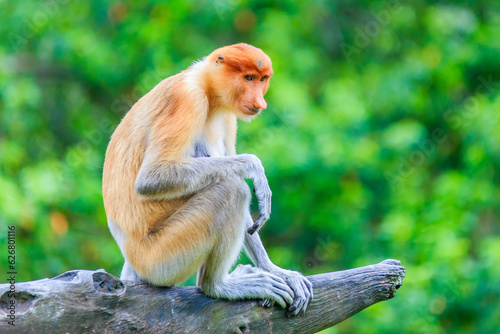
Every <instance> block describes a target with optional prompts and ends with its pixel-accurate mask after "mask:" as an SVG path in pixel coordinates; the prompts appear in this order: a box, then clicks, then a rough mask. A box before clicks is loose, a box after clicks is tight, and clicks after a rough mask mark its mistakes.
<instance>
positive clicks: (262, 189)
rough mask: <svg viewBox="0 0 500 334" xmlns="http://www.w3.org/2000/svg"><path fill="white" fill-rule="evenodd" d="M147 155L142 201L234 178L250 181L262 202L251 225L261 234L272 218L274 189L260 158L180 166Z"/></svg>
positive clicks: (139, 185)
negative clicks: (270, 186) (158, 160)
mask: <svg viewBox="0 0 500 334" xmlns="http://www.w3.org/2000/svg"><path fill="white" fill-rule="evenodd" d="M154 158H155V155H154V154H148V151H147V150H146V155H145V158H144V161H143V163H142V165H141V168H140V169H139V174H138V175H137V179H136V182H135V189H136V191H137V193H138V194H139V195H140V196H142V198H143V199H148V198H149V199H172V198H178V197H182V196H187V195H191V194H194V193H196V192H198V191H200V190H202V189H204V188H206V187H207V186H210V185H214V184H216V183H218V182H220V181H222V180H225V179H227V178H228V177H231V176H240V177H242V178H244V179H251V180H252V181H253V184H254V188H255V196H256V197H257V200H258V203H259V217H258V218H257V220H256V221H255V223H254V224H253V225H252V226H251V228H250V232H251V234H253V233H254V232H255V231H259V230H260V228H261V227H262V226H263V225H264V223H265V222H266V221H267V220H268V219H269V217H270V216H271V196H272V192H271V188H269V184H268V182H267V177H266V174H265V172H264V167H263V166H262V163H261V161H260V159H259V158H258V157H257V156H255V155H253V154H246V153H245V154H238V155H234V156H226V157H197V158H186V159H185V160H184V161H183V162H180V163H166V162H157V161H155V160H153V159H154Z"/></svg>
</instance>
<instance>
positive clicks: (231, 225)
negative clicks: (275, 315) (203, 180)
mask: <svg viewBox="0 0 500 334" xmlns="http://www.w3.org/2000/svg"><path fill="white" fill-rule="evenodd" d="M218 185H219V186H220V187H222V189H220V190H218V191H214V192H212V196H213V197H211V198H210V199H211V200H212V201H216V202H217V201H219V200H223V201H225V202H226V203H227V205H225V206H220V207H218V208H217V209H218V215H217V217H216V220H215V221H214V227H215V230H216V231H217V232H216V233H217V240H216V242H215V243H214V247H213V248H212V249H211V252H210V254H209V256H208V258H207V260H206V262H205V263H204V265H203V266H202V267H201V268H200V271H199V273H198V285H199V286H200V287H201V289H202V290H203V292H205V293H206V294H207V295H209V296H212V297H218V298H224V299H253V298H255V299H269V300H272V301H274V302H277V303H278V304H280V305H281V306H283V307H284V308H285V307H286V304H287V303H288V304H291V303H292V301H293V291H292V290H291V289H290V288H289V287H288V285H287V284H286V283H285V281H284V280H283V279H281V278H279V277H278V276H276V275H273V274H271V273H268V272H265V271H264V270H261V269H259V268H254V267H251V266H241V265H240V266H238V267H237V269H235V271H234V272H233V273H231V274H230V275H228V272H229V270H230V269H231V266H232V265H233V263H234V262H235V261H236V259H237V257H238V255H239V253H240V251H241V247H242V245H243V239H244V235H245V234H247V233H246V221H245V218H246V215H247V214H248V205H249V201H250V197H251V195H250V191H249V189H248V185H247V184H246V182H245V181H244V180H243V179H242V178H241V177H238V176H235V177H230V178H228V179H226V180H225V181H223V182H221V183H219V184H218ZM214 188H216V187H214Z"/></svg>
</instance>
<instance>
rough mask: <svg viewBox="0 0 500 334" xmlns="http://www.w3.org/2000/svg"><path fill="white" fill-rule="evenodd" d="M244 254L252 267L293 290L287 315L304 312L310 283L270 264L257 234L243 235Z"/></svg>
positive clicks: (266, 302)
mask: <svg viewBox="0 0 500 334" xmlns="http://www.w3.org/2000/svg"><path fill="white" fill-rule="evenodd" d="M245 252H246V254H247V255H248V257H249V258H250V260H251V261H252V262H253V264H254V265H256V266H258V267H260V268H262V269H264V270H265V271H268V272H270V273H272V274H274V275H276V276H278V277H281V278H282V279H283V280H285V282H286V283H287V284H288V286H290V288H291V289H292V290H293V292H294V294H295V298H294V300H293V303H292V304H291V305H290V307H289V308H288V311H289V314H290V315H293V316H295V315H297V314H299V312H301V311H304V312H305V310H306V308H307V305H308V304H309V303H310V302H311V299H312V297H313V289H312V284H311V282H309V280H308V279H307V278H305V277H304V276H303V275H302V274H301V273H299V272H296V271H292V270H286V269H282V268H280V267H278V266H277V265H275V264H274V263H272V262H271V260H270V259H269V256H268V255H267V252H266V249H265V248H264V245H263V244H262V241H261V240H260V236H259V234H258V233H254V234H249V233H246V234H245ZM272 304H273V302H272V301H269V300H265V301H264V302H263V305H264V306H270V305H272Z"/></svg>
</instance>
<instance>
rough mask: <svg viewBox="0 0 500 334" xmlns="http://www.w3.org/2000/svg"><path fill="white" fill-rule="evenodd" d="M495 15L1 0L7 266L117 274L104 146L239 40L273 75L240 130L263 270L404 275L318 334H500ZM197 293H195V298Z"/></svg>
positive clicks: (376, 5)
mask: <svg viewBox="0 0 500 334" xmlns="http://www.w3.org/2000/svg"><path fill="white" fill-rule="evenodd" d="M499 10H500V4H499V2H498V1H494V0H482V1H476V2H473V1H454V2H450V1H447V2H437V1H411V2H402V1H392V2H378V1H377V2H375V1H340V2H333V1H326V0H314V1H284V0H282V1H272V2H266V1H244V0H241V1H240V0H214V1H170V2H168V3H165V2H163V1H150V2H139V1H136V2H132V1H130V2H129V1H127V2H117V1H97V0H93V1H71V0H51V1H34V0H23V1H21V2H7V1H5V0H1V1H0V13H1V14H0V17H1V21H0V37H1V44H0V163H1V164H0V224H1V229H0V242H1V245H4V246H2V248H3V250H2V249H0V254H3V255H1V256H0V269H1V272H3V273H4V272H6V271H7V263H6V257H7V252H6V246H5V245H6V236H7V228H6V227H7V226H8V225H15V226H16V227H17V270H18V272H19V275H18V280H20V281H26V280H33V279H39V278H43V277H50V276H55V275H57V274H59V273H62V272H64V271H66V270H70V269H75V268H84V269H98V268H105V269H106V270H107V271H108V272H110V273H113V274H115V275H119V271H120V268H121V264H122V257H121V255H120V252H119V250H118V248H117V246H116V245H115V243H114V241H113V239H112V237H111V235H110V233H109V232H108V229H107V226H106V217H105V213H104V209H103V205H102V197H101V173H102V164H103V159H104V152H105V149H106V145H107V142H108V139H109V137H110V135H111V133H112V131H113V129H114V128H115V127H116V125H117V124H118V122H119V121H120V119H121V117H123V115H124V113H125V112H126V111H127V110H128V109H129V108H130V106H131V105H132V104H133V103H134V102H135V101H136V100H137V99H138V98H139V97H140V96H141V95H143V94H144V93H146V92H147V91H148V90H150V89H151V88H152V87H153V86H154V85H155V84H156V83H157V82H159V81H160V80H161V79H163V78H164V77H167V76H169V75H172V74H175V73H177V72H179V71H180V70H182V69H184V68H186V67H187V66H189V65H190V64H191V63H192V61H193V60H195V59H199V58H201V57H202V56H204V55H207V54H208V53H210V52H211V51H212V50H213V49H215V48H217V47H220V46H222V45H227V44H232V43H235V42H240V41H244V42H247V43H250V44H253V45H256V46H258V47H260V48H262V49H263V50H264V51H265V52H267V53H268V54H269V55H270V57H271V58H272V60H273V64H274V71H275V75H274V76H273V78H272V83H271V88H270V91H269V93H268V95H267V96H266V97H267V101H268V104H269V108H268V110H266V111H265V112H264V113H263V114H262V115H261V116H259V117H258V118H257V119H256V120H255V121H253V122H252V123H249V124H246V123H240V132H239V138H238V140H239V145H238V150H239V152H240V153H241V152H249V153H254V154H256V155H258V156H259V157H260V158H261V159H262V161H263V164H264V166H265V168H266V171H267V175H268V178H269V182H270V185H271V188H272V190H273V214H272V216H271V220H270V221H269V223H268V224H267V226H266V227H265V228H264V230H263V231H262V233H261V234H262V236H263V238H264V241H265V244H266V245H267V248H268V249H269V253H270V256H271V258H272V259H273V260H274V261H275V263H277V264H278V265H280V266H283V267H286V268H292V269H296V270H300V271H302V272H304V273H305V274H314V273H320V272H327V271H335V270H342V269H347V268H352V267H356V266H362V265H367V264H372V263H376V262H379V261H381V260H383V259H385V258H397V259H400V260H402V263H403V265H404V266H405V267H406V269H407V277H406V279H405V281H404V285H403V288H402V289H400V290H399V292H398V294H397V296H396V298H395V299H394V300H391V301H389V302H384V303H380V304H377V305H375V306H373V307H370V308H369V309H367V310H365V311H363V312H361V313H360V314H358V315H356V316H354V317H353V318H351V319H349V320H347V321H345V322H344V323H342V324H340V325H339V326H337V327H335V328H332V329H329V330H327V331H326V332H328V333H499V332H500V330H499V328H500V298H499V296H500V266H499V263H500V233H499V232H500V227H499V224H498V221H499V218H500V205H499V198H500V191H499V187H498V185H499V182H500V175H499V173H498V171H499V168H500V124H499V118H500V97H499V94H498V92H499V90H500V38H499V36H500V11H499ZM188 283H192V281H190V282H188Z"/></svg>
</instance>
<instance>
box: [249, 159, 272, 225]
mask: <svg viewBox="0 0 500 334" xmlns="http://www.w3.org/2000/svg"><path fill="white" fill-rule="evenodd" d="M245 156H246V157H247V158H248V159H249V160H250V163H251V165H252V168H251V170H252V171H251V173H250V175H249V177H250V178H251V179H252V181H253V184H254V190H253V191H254V193H255V196H256V197H257V201H258V202H259V217H258V218H257V220H256V221H255V223H254V224H253V225H252V226H251V227H250V228H249V229H248V230H247V232H248V233H250V234H254V233H255V232H256V231H257V232H258V231H259V230H260V229H261V228H262V226H264V224H265V223H266V222H267V220H268V219H269V217H270V216H271V197H272V192H271V188H270V187H269V182H268V181H267V177H266V173H265V171H264V167H263V166H262V162H261V161H260V159H259V158H257V156H255V155H253V154H245Z"/></svg>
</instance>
